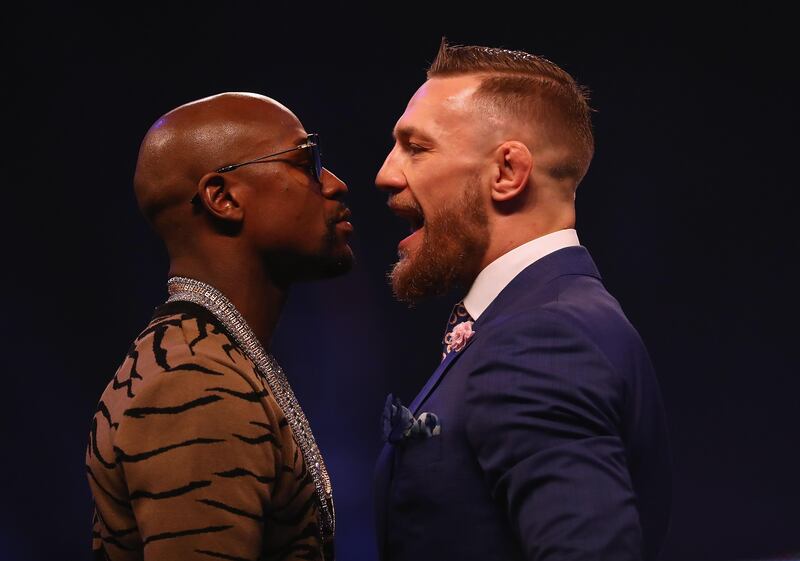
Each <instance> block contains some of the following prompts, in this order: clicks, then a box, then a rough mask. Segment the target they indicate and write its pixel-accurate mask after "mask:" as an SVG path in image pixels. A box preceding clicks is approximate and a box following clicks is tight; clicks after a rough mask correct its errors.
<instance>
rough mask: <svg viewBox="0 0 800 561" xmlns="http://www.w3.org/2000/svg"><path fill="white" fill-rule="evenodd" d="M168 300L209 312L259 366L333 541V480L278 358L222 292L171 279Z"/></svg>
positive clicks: (198, 283) (325, 531)
mask: <svg viewBox="0 0 800 561" xmlns="http://www.w3.org/2000/svg"><path fill="white" fill-rule="evenodd" d="M167 290H168V292H169V298H167V302H175V301H177V300H183V301H187V302H194V303H195V304H198V305H200V306H202V307H204V308H206V309H207V310H208V311H209V312H211V313H212V314H214V316H215V317H216V318H217V319H218V320H219V321H220V322H222V325H224V326H225V328H226V329H227V330H228V332H229V333H230V334H231V336H232V337H233V338H234V339H235V341H236V344H237V345H239V347H240V348H241V349H242V350H243V351H244V353H245V355H246V356H247V358H249V359H250V360H251V361H252V363H253V364H254V365H255V366H256V369H257V370H258V372H259V374H261V377H262V379H263V380H264V382H266V384H267V385H268V386H269V389H270V391H271V392H272V395H273V396H274V397H275V401H277V402H278V405H279V406H280V408H281V410H282V411H283V414H284V415H285V416H286V420H287V421H288V422H289V427H291V429H292V435H293V436H294V439H295V442H297V445H298V446H299V447H300V451H301V452H302V454H303V460H304V461H305V463H306V468H307V469H308V471H309V472H310V473H311V477H312V478H313V479H314V487H315V488H316V492H317V502H318V503H319V509H320V513H321V524H320V526H321V530H322V537H323V540H326V541H327V540H330V539H332V538H333V534H334V531H335V529H336V517H335V513H334V507H333V488H332V486H331V478H330V476H329V475H328V470H327V468H326V467H325V462H324V461H323V460H322V454H321V453H320V451H319V447H318V446H317V441H316V440H314V434H313V433H312V432H311V426H310V425H309V423H308V419H306V415H305V413H303V409H302V408H301V407H300V403H298V401H297V398H296V397H295V395H294V392H293V391H292V387H291V386H290V385H289V380H287V378H286V374H284V372H283V370H282V369H281V367H280V365H279V364H278V363H277V361H276V360H275V358H274V357H273V356H272V355H271V354H269V353H267V352H266V351H265V350H264V347H263V346H262V345H261V342H260V341H259V340H258V338H257V337H256V335H255V333H253V330H252V329H250V326H249V325H247V322H246V321H245V320H244V318H243V317H242V315H241V314H240V313H239V310H237V309H236V307H235V306H234V305H233V304H232V303H231V301H230V300H228V299H227V298H226V297H225V295H224V294H222V292H220V291H219V290H217V289H216V288H214V287H213V286H211V285H209V284H206V283H204V282H201V281H198V280H195V279H190V278H186V277H171V278H170V279H169V281H168V282H167Z"/></svg>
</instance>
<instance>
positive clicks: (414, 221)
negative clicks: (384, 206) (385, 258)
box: [389, 201, 425, 254]
mask: <svg viewBox="0 0 800 561" xmlns="http://www.w3.org/2000/svg"><path fill="white" fill-rule="evenodd" d="M389 207H390V208H391V209H392V212H394V213H395V214H396V215H397V216H399V217H400V218H402V219H404V220H406V221H407V222H408V225H409V229H410V232H411V233H410V235H409V236H407V237H405V238H403V239H402V240H400V242H399V243H398V244H397V248H398V250H399V251H400V253H401V254H402V253H404V252H405V250H406V249H407V248H408V246H409V244H411V243H413V242H412V240H415V239H417V238H419V237H420V236H421V235H422V230H423V229H424V228H425V214H424V213H423V211H422V208H421V207H420V206H419V205H418V204H416V205H413V206H411V205H409V206H405V205H403V206H400V205H398V204H393V203H392V202H391V201H390V202H389Z"/></svg>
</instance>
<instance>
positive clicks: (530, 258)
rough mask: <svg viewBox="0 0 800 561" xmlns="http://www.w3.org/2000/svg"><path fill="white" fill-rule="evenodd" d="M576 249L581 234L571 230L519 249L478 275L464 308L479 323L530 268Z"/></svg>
mask: <svg viewBox="0 0 800 561" xmlns="http://www.w3.org/2000/svg"><path fill="white" fill-rule="evenodd" d="M576 245H580V242H579V241H578V233H577V232H576V231H575V230H574V229H572V228H569V229H567V230H558V231H557V232H552V233H550V234H547V235H545V236H542V237H540V238H536V239H535V240H531V241H529V242H527V243H524V244H522V245H521V246H519V247H515V248H514V249H512V250H511V251H509V252H508V253H505V254H503V255H501V256H500V257H498V258H497V259H495V260H494V261H492V262H491V263H489V264H488V265H487V266H486V267H485V268H484V269H483V270H482V271H481V272H480V274H478V277H477V278H476V279H475V282H473V283H472V286H471V287H470V289H469V292H468V293H467V295H466V297H465V298H464V307H465V308H466V309H467V312H469V315H470V316H472V319H474V320H477V319H478V318H479V317H480V315H481V314H482V313H483V312H484V311H485V310H486V308H488V307H489V304H491V303H492V301H493V300H494V299H495V298H497V295H498V294H500V292H501V291H502V290H503V289H504V288H505V287H506V286H508V283H510V282H511V281H512V280H513V278H514V277H516V276H517V275H518V274H520V273H521V272H522V270H523V269H525V268H526V267H527V266H528V265H530V264H531V263H534V262H535V261H538V260H539V259H541V258H542V257H544V256H545V255H548V254H550V253H553V252H554V251H557V250H559V249H563V248H565V247H572V246H576Z"/></svg>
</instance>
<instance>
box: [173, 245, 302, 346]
mask: <svg viewBox="0 0 800 561" xmlns="http://www.w3.org/2000/svg"><path fill="white" fill-rule="evenodd" d="M169 276H170V277H172V276H182V277H189V278H192V279H195V280H198V281H201V282H204V283H206V284H210V285H211V286H213V287H214V288H216V289H217V290H219V291H220V292H222V293H223V294H224V295H225V297H226V298H227V299H228V300H230V301H231V303H232V304H233V305H234V306H236V309H237V310H238V311H239V313H240V314H242V317H244V319H245V321H246V322H247V325H248V326H249V327H250V329H252V330H253V333H255V335H256V337H258V339H259V341H260V342H261V345H262V346H263V347H264V350H265V351H267V352H269V348H270V343H271V342H272V335H273V333H274V332H275V327H276V326H277V324H278V319H279V318H280V314H281V310H282V309H283V305H284V303H285V302H286V298H287V297H288V287H283V286H280V285H278V284H277V283H276V282H275V281H274V279H273V278H272V277H271V276H270V275H269V273H268V271H266V270H265V268H264V267H263V266H262V263H261V260H260V259H244V258H242V257H241V256H239V258H234V259H231V258H222V259H217V258H215V259H213V260H211V259H203V260H197V259H186V258H174V259H172V262H171V263H170V269H169Z"/></svg>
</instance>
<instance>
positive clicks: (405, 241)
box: [397, 226, 425, 249]
mask: <svg viewBox="0 0 800 561" xmlns="http://www.w3.org/2000/svg"><path fill="white" fill-rule="evenodd" d="M424 229H425V227H424V226H423V227H422V228H419V229H418V230H417V231H416V232H414V233H413V234H411V235H410V236H406V237H405V238H403V239H402V240H400V243H398V244H397V248H398V249H403V248H404V246H407V245H408V244H410V243H412V241H413V240H415V239H416V238H418V237H419V236H422V231H423V230H424Z"/></svg>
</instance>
